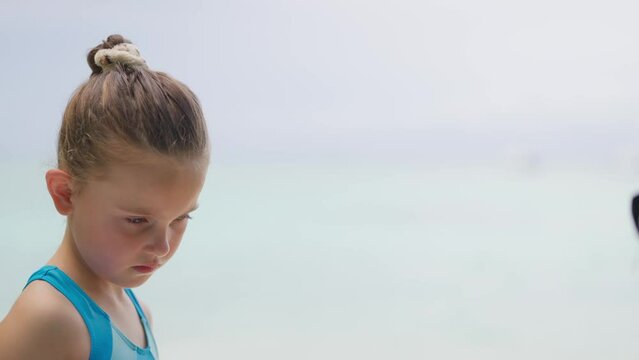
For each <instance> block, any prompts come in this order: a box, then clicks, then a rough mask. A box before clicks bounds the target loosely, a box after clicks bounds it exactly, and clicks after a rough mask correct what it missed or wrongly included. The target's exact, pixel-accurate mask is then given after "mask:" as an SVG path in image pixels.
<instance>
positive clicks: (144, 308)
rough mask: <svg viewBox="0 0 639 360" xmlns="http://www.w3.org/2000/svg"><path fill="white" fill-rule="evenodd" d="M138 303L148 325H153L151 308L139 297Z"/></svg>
mask: <svg viewBox="0 0 639 360" xmlns="http://www.w3.org/2000/svg"><path fill="white" fill-rule="evenodd" d="M138 303H140V307H141V308H142V311H144V315H145V316H146V318H147V319H148V320H149V325H150V326H151V327H153V316H152V315H151V309H149V306H148V305H147V304H145V303H144V302H142V301H140V300H139V299H138Z"/></svg>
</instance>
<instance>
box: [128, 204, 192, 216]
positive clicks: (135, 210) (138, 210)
mask: <svg viewBox="0 0 639 360" xmlns="http://www.w3.org/2000/svg"><path fill="white" fill-rule="evenodd" d="M199 207H200V204H195V205H193V207H192V208H191V209H190V210H189V211H187V212H185V213H184V214H182V216H184V215H186V214H188V213H190V212H193V211H195V210H197V208H199ZM120 209H121V210H124V211H126V212H131V213H136V214H140V215H148V214H151V212H152V211H150V210H148V209H146V208H130V209H125V208H120Z"/></svg>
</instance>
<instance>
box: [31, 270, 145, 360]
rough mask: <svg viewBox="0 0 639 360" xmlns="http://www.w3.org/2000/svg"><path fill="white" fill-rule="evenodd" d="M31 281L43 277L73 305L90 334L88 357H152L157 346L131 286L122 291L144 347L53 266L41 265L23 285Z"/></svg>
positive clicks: (91, 359) (141, 359)
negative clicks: (141, 332) (140, 330)
mask: <svg viewBox="0 0 639 360" xmlns="http://www.w3.org/2000/svg"><path fill="white" fill-rule="evenodd" d="M34 280H43V281H46V282H48V283H49V284H51V286H53V287H54V288H56V289H57V290H58V291H59V292H61V293H62V294H63V295H64V296H66V298H67V299H69V301H70V302H71V303H72V304H73V306H75V308H76V309H77V310H78V313H80V315H81V316H82V319H83V320H84V323H85V324H86V326H87V329H88V330H89V335H90V336H91V354H90V356H89V360H107V359H108V360H110V359H117V360H156V359H158V349H157V346H156V344H155V339H154V338H153V333H151V328H150V326H149V322H148V321H147V319H146V316H145V315H144V312H143V311H142V308H141V307H140V304H138V300H137V299H136V298H135V295H133V291H131V289H125V290H124V291H125V292H126V294H127V295H128V296H129V298H130V299H131V302H133V305H134V306H135V310H136V311H137V312H138V316H139V317H140V321H141V322H142V326H143V327H144V335H145V337H146V342H147V346H146V348H144V349H143V348H141V347H139V346H137V345H135V344H134V343H133V342H132V341H131V340H129V339H128V338H127V337H126V336H125V335H124V334H123V333H122V332H121V331H120V330H119V329H118V328H117V327H115V325H113V324H112V323H111V319H110V318H109V315H107V313H105V312H104V310H102V309H101V308H100V306H98V304H96V303H95V302H94V301H93V300H91V298H90V297H89V296H88V295H87V294H86V293H85V292H84V291H83V290H82V289H81V288H80V286H78V284H76V283H75V282H74V281H73V280H72V279H71V278H70V277H69V276H67V274H65V273H64V272H63V271H62V270H60V269H58V268H57V267H55V266H51V265H45V266H43V267H42V268H40V270H38V271H36V272H35V273H34V274H33V275H31V277H30V278H29V281H27V285H25V288H26V287H27V286H28V285H29V284H30V283H31V282H32V281H34Z"/></svg>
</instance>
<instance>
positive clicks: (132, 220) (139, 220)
mask: <svg viewBox="0 0 639 360" xmlns="http://www.w3.org/2000/svg"><path fill="white" fill-rule="evenodd" d="M126 220H127V221H128V222H129V223H131V224H136V225H138V224H143V223H145V222H146V219H145V218H127V219H126Z"/></svg>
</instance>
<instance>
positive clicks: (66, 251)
mask: <svg viewBox="0 0 639 360" xmlns="http://www.w3.org/2000/svg"><path fill="white" fill-rule="evenodd" d="M47 265H53V266H57V267H58V268H60V270H62V271H64V273H65V274H67V275H68V276H69V277H70V278H71V279H73V281H75V282H76V283H77V284H78V286H80V287H81V288H82V290H84V292H86V293H87V295H89V296H90V297H91V298H92V299H93V300H94V301H95V302H97V303H98V304H100V303H103V304H107V303H112V302H115V301H118V300H121V299H123V298H124V296H125V294H124V289H123V288H122V287H120V286H117V285H114V284H112V283H110V282H108V281H106V280H104V279H101V278H100V277H98V276H97V275H96V274H95V273H94V272H93V271H92V270H91V268H90V267H89V266H87V264H86V263H85V262H84V260H83V259H82V256H81V255H80V252H79V251H78V248H77V246H76V244H75V241H74V239H73V234H72V233H71V231H70V229H69V225H68V224H67V227H66V230H65V232H64V237H63V239H62V243H61V244H60V246H59V247H58V249H57V250H56V252H55V254H54V255H53V257H52V258H51V259H50V260H49V261H48V262H47Z"/></svg>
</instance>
